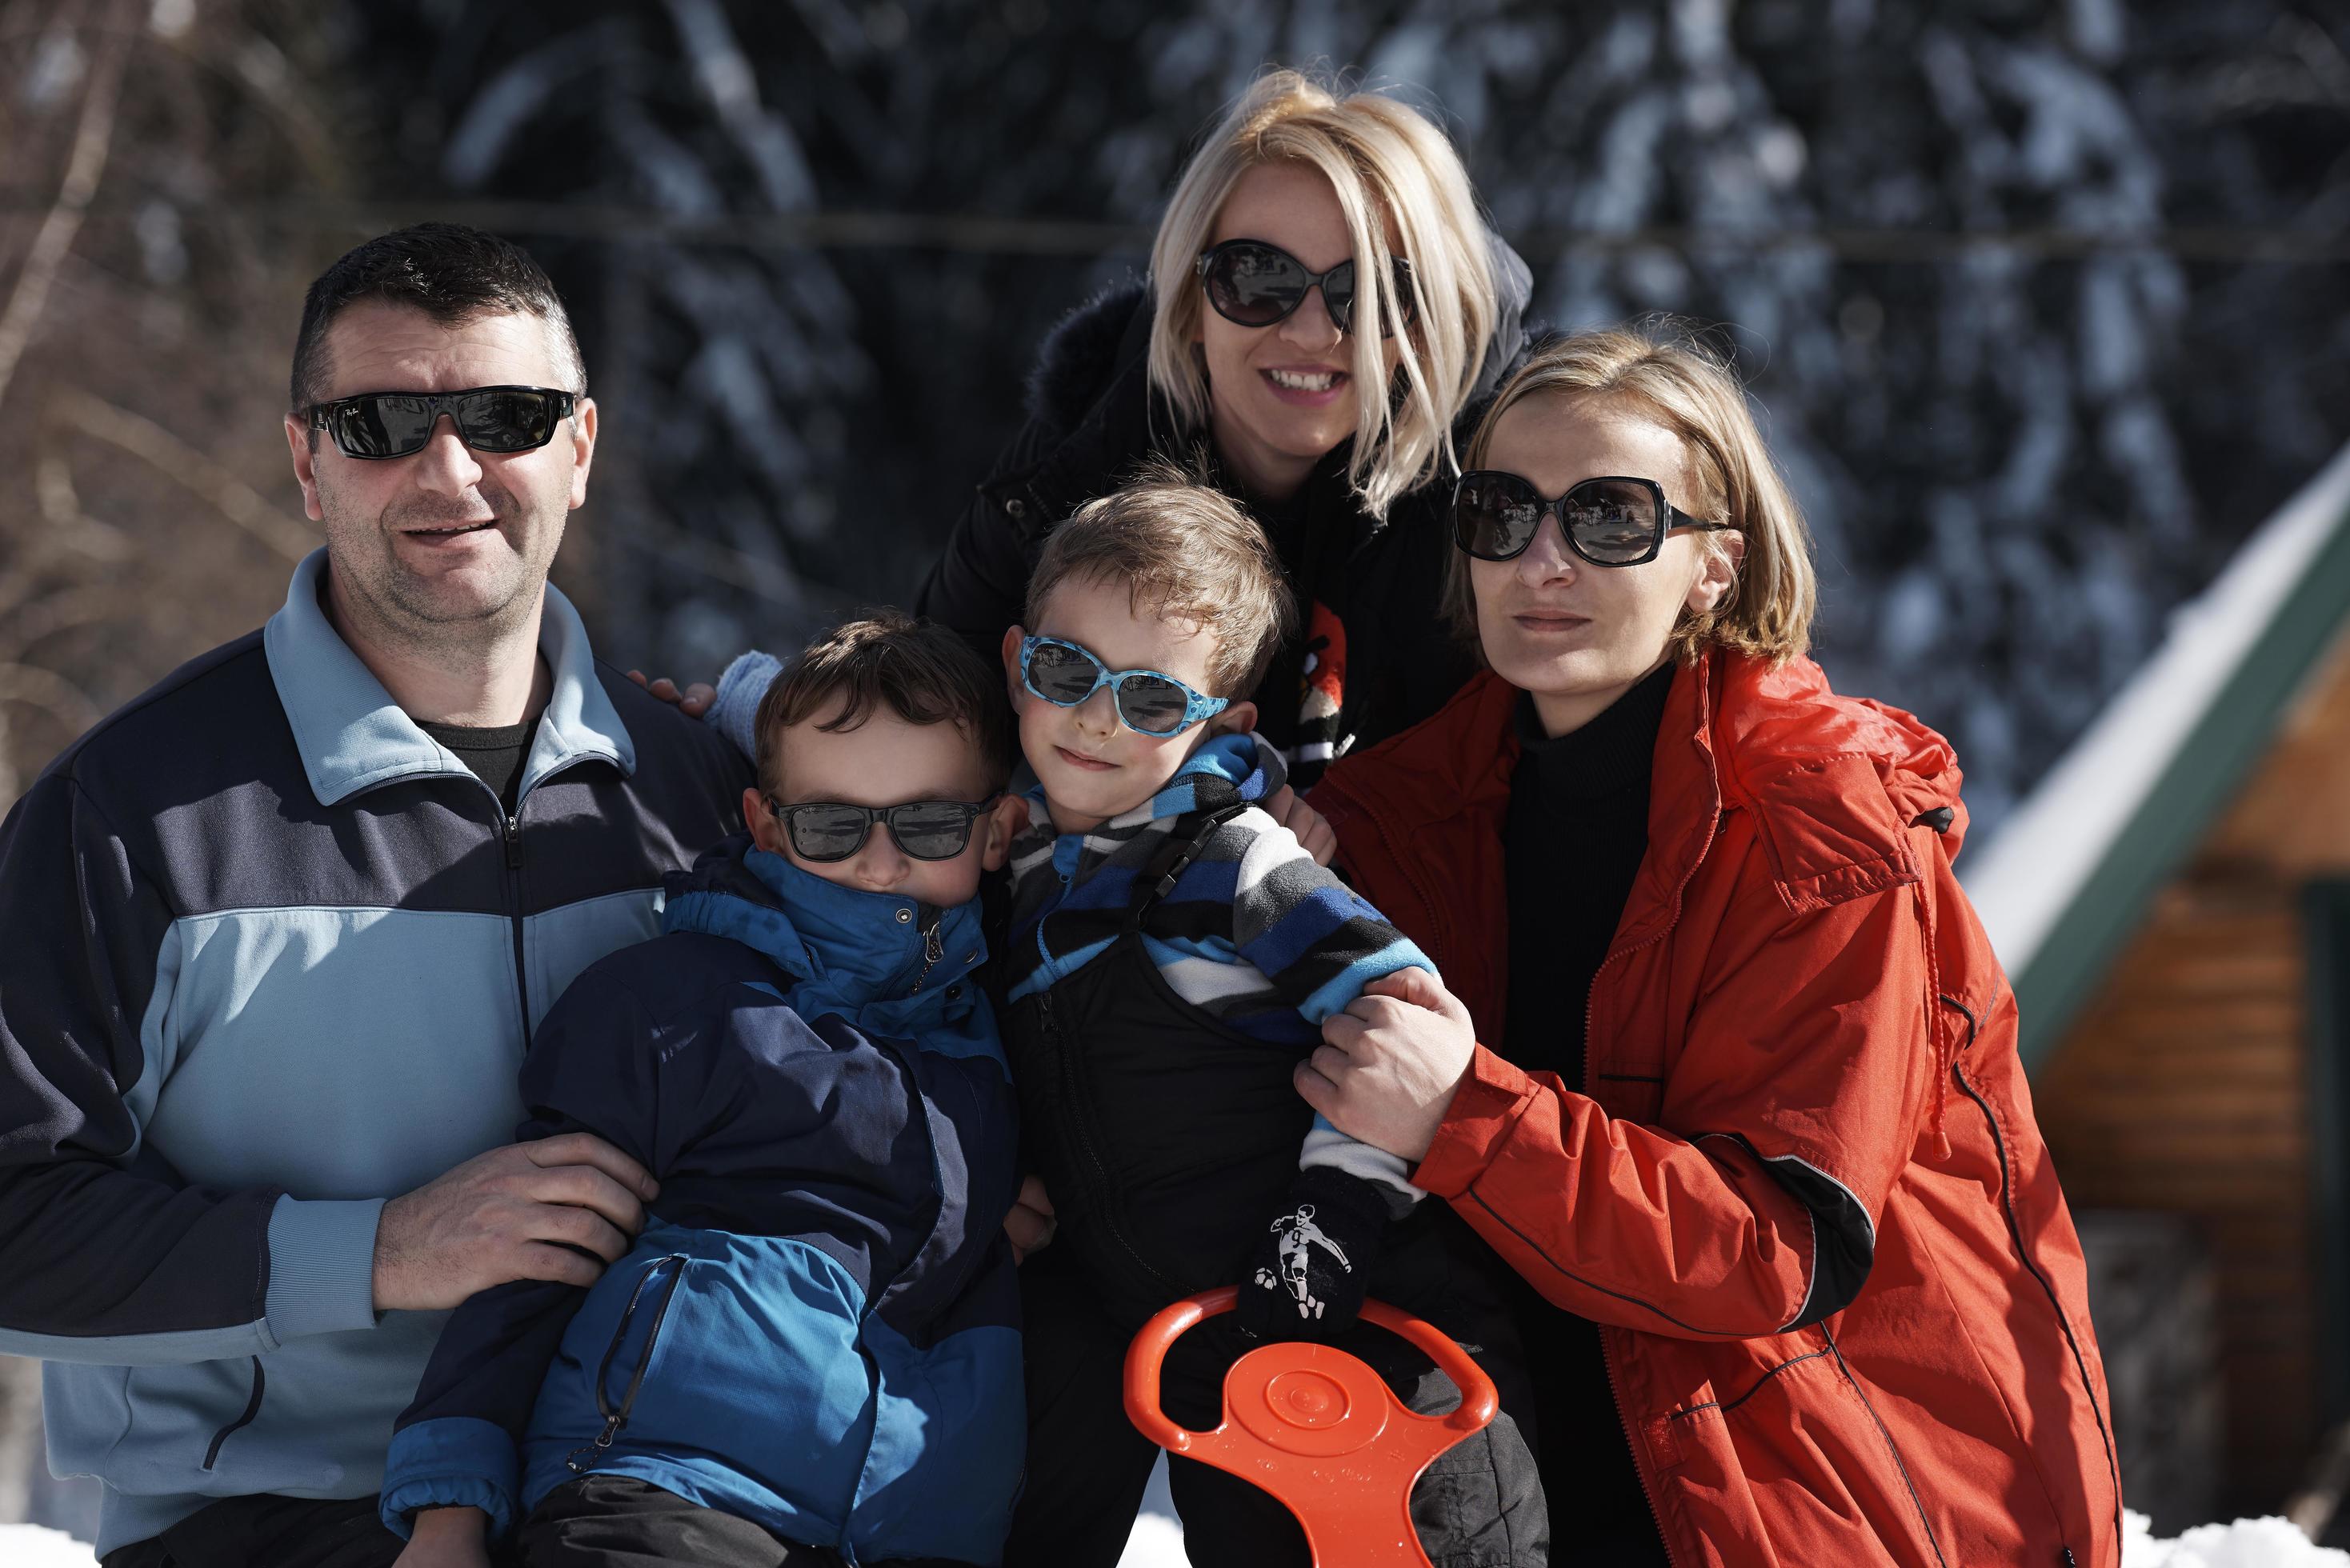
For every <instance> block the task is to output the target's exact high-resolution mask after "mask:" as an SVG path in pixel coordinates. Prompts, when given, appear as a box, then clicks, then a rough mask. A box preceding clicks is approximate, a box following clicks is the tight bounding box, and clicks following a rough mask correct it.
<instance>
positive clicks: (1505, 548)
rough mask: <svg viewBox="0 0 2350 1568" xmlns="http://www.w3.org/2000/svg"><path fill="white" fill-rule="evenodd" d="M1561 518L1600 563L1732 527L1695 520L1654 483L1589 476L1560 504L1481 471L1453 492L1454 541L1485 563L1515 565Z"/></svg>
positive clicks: (1630, 558) (1581, 550)
mask: <svg viewBox="0 0 2350 1568" xmlns="http://www.w3.org/2000/svg"><path fill="white" fill-rule="evenodd" d="M1554 513H1555V514H1556V515H1557V517H1558V531H1559V532H1560V533H1561V534H1563V535H1565V536H1566V545H1567V548H1568V549H1570V550H1573V551H1574V552H1575V554H1576V555H1578V556H1582V557H1583V558H1584V559H1585V560H1586V561H1588V562H1590V563H1591V564H1592V565H1593V566H1639V565H1640V564H1641V563H1642V562H1644V561H1653V560H1655V559H1656V558H1657V552H1658V551H1659V550H1661V549H1663V548H1664V547H1665V535H1668V534H1670V533H1671V532H1672V531H1673V530H1674V529H1676V528H1699V529H1702V530H1704V531H1705V532H1707V533H1709V534H1718V533H1721V532H1722V531H1724V530H1726V529H1728V528H1729V527H1730V526H1731V524H1727V523H1706V522H1700V520H1699V519H1697V518H1695V517H1692V516H1690V514H1688V513H1686V512H1683V511H1682V510H1681V509H1680V508H1679V507H1678V506H1675V505H1674V504H1672V503H1670V502H1669V501H1667V500H1666V499H1665V490H1664V486H1662V485H1660V484H1659V483H1657V482H1656V481H1655V480H1653V479H1627V478H1623V477H1608V478H1604V479H1586V480H1585V481H1584V482H1583V483H1580V484H1578V485H1576V486H1575V487H1574V488H1573V489H1571V490H1569V491H1568V492H1567V493H1565V494H1564V495H1562V496H1560V497H1558V498H1557V499H1556V500H1555V501H1553V500H1549V499H1546V498H1545V497H1544V495H1543V494H1542V493H1541V492H1539V491H1537V490H1536V489H1535V488H1534V486H1533V485H1532V484H1530V483H1527V482H1526V481H1524V480H1523V479H1521V478H1519V477H1518V476H1517V475H1516V474H1514V473H1503V472H1500V471H1499V470H1497V469H1490V468H1475V469H1471V470H1470V471H1469V472H1467V473H1464V474H1462V475H1461V483H1459V484H1457V485H1455V486H1454V487H1453V491H1452V542H1453V543H1454V544H1456V545H1460V546H1461V549H1462V550H1464V551H1465V552H1467V553H1468V554H1470V555H1471V556H1476V557H1477V558H1478V559H1479V560H1481V561H1513V560H1515V559H1517V558H1518V557H1519V556H1523V555H1524V554H1525V553H1526V546H1527V545H1531V544H1533V543H1534V531H1535V530H1536V529H1538V528H1540V527H1541V526H1542V520H1543V518H1544V516H1545V515H1547V514H1554Z"/></svg>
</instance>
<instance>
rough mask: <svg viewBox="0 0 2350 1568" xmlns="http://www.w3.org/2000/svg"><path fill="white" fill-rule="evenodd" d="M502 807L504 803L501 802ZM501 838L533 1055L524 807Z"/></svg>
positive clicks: (519, 991)
mask: <svg viewBox="0 0 2350 1568" xmlns="http://www.w3.org/2000/svg"><path fill="white" fill-rule="evenodd" d="M500 804H501V805H503V804H504V803H503V802H501V803H500ZM499 836H500V837H502V838H503V839H504V841H505V852H506V905H507V907H508V908H509V909H512V910H513V911H514V915H513V919H514V962H515V995H516V996H517V997H519V998H521V1001H522V1048H523V1052H524V1054H525V1055H527V1054H529V1052H530V974H529V971H528V970H527V969H526V968H525V964H524V960H523V919H522V803H521V802H520V801H516V802H515V808H514V810H513V811H512V812H511V813H510V814H507V815H505V817H504V826H503V827H502V828H501V829H500V832H499Z"/></svg>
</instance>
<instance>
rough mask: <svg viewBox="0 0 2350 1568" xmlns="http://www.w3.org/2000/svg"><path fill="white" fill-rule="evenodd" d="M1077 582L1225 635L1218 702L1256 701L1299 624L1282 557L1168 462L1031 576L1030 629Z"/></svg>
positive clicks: (1135, 483) (1250, 523)
mask: <svg viewBox="0 0 2350 1568" xmlns="http://www.w3.org/2000/svg"><path fill="white" fill-rule="evenodd" d="M1069 581H1081V582H1099V583H1106V584H1115V585H1122V586H1124V587H1125V588H1126V590H1127V596H1128V597H1127V602H1128V605H1129V606H1130V607H1132V608H1133V610H1134V612H1135V613H1136V614H1137V615H1141V614H1144V613H1149V614H1152V615H1157V616H1159V617H1161V618H1165V619H1168V620H1184V621H1191V622H1192V623H1193V624H1195V625H1197V626H1198V627H1199V628H1201V630H1202V631H1206V632H1211V633H1212V634H1213V635H1214V637H1215V639H1216V647H1215V654H1214V657H1213V658H1212V659H1211V660H1210V661H1209V680H1210V683H1211V691H1209V695H1210V696H1213V697H1232V698H1242V697H1246V696H1247V695H1248V694H1249V693H1250V692H1252V691H1255V690H1256V686H1257V682H1258V681H1260V680H1263V679H1264V671H1265V667H1266V666H1267V665H1269V664H1271V663H1272V662H1273V656H1274V651H1275V650H1276V649H1279V648H1280V647H1281V645H1282V642H1283V641H1284V639H1286V638H1288V636H1289V635H1290V632H1291V630H1292V629H1293V628H1295V626H1296V624H1297V601H1296V600H1295V597H1292V595H1291V594H1290V591H1289V584H1288V581H1287V580H1286V579H1285V578H1284V577H1283V576H1282V573H1281V562H1280V559H1279V558H1278V557H1277V556H1274V553H1273V546H1272V545H1271V544H1269V543H1268V542H1267V541H1266V539H1265V536H1264V530H1263V529H1262V528H1260V527H1258V526H1257V524H1256V522H1255V520H1254V519H1253V518H1252V517H1250V516H1249V514H1247V513H1245V512H1243V511H1242V510H1241V509H1240V507H1239V506H1238V505H1236V504H1234V503H1233V502H1232V497H1230V496H1228V495H1226V494H1225V493H1223V492H1222V491H1221V490H1218V489H1216V488H1214V487H1213V486H1212V485H1209V484H1206V483H1201V481H1200V480H1199V479H1197V478H1196V477H1194V476H1193V475H1191V474H1190V473H1188V472H1185V471H1184V470H1182V469H1181V468H1179V467H1177V466H1176V465H1175V464H1174V463H1171V462H1168V461H1167V460H1165V459H1164V458H1152V459H1150V460H1149V461H1148V462H1144V463H1143V464H1142V466H1141V467H1140V468H1139V469H1138V470H1137V471H1136V472H1135V476H1134V478H1133V479H1132V480H1130V481H1129V482H1128V483H1127V485H1126V486H1125V488H1123V489H1120V490H1114V491H1112V492H1111V493H1109V494H1107V495H1105V496H1102V497H1101V498H1100V499H1098V500H1096V501H1089V502H1087V503H1086V504H1085V505H1083V506H1081V507H1079V508H1077V511H1076V515H1075V516H1073V517H1071V518H1070V519H1069V520H1068V521H1067V522H1066V523H1064V524H1061V525H1060V526H1059V527H1058V528H1055V529H1054V530H1053V533H1052V536H1051V537H1050V538H1049V539H1047V540H1046V541H1045V554H1044V556H1043V557H1042V558H1041V559H1040V560H1038V561H1037V563H1036V569H1035V571H1034V572H1032V573H1030V574H1029V576H1028V607H1027V613H1026V616H1025V619H1026V620H1027V623H1028V629H1029V630H1031V631H1034V630H1035V629H1036V620H1037V616H1038V613H1039V612H1040V611H1041V610H1042V609H1043V608H1044V606H1045V599H1046V598H1048V597H1051V595H1052V592H1053V590H1054V589H1055V588H1056V587H1059V586H1060V585H1061V584H1063V583H1065V582H1069Z"/></svg>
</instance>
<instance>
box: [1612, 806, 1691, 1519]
mask: <svg viewBox="0 0 2350 1568" xmlns="http://www.w3.org/2000/svg"><path fill="white" fill-rule="evenodd" d="M1714 799H1715V800H1716V801H1719V800H1720V799H1721V783H1720V781H1719V778H1718V777H1717V780H1716V782H1715V784H1714ZM1720 832H1721V810H1720V808H1719V807H1718V806H1717V808H1716V809H1715V810H1714V811H1712V812H1711V813H1709V814H1708V815H1707V817H1706V824H1705V836H1704V838H1702V839H1700V841H1699V843H1698V846H1697V853H1696V854H1695V855H1692V856H1690V862H1689V867H1688V869H1686V870H1684V871H1683V872H1682V873H1681V877H1680V880H1679V881H1678V882H1676V883H1674V884H1673V902H1672V907H1671V909H1669V910H1668V911H1667V913H1666V915H1665V923H1664V924H1663V925H1661V926H1659V927H1658V928H1657V929H1656V930H1655V931H1653V932H1651V933H1650V934H1649V935H1648V936H1646V937H1643V938H1642V939H1640V940H1638V941H1637V942H1634V943H1633V944H1632V945H1631V946H1630V947H1627V948H1618V949H1617V950H1615V951H1614V952H1611V953H1609V954H1608V955H1607V957H1606V958H1604V959H1602V960H1600V961H1599V967H1598V968H1597V969H1596V970H1595V971H1592V975H1591V990H1590V991H1589V992H1587V993H1586V995H1585V997H1584V999H1583V1093H1584V1095H1585V1096H1586V1097H1589V1096H1590V1094H1591V1085H1593V1084H1594V1083H1595V1082H1596V1081H1597V1077H1598V1070H1597V1067H1596V1058H1597V1053H1596V1052H1595V1051H1594V1050H1593V1049H1592V1030H1591V1026H1592V1023H1593V1022H1594V1021H1595V1019H1596V1016H1597V1014H1598V1012H1599V981H1600V978H1601V977H1602V976H1604V975H1605V974H1607V971H1609V970H1610V969H1612V968H1614V967H1615V965H1616V964H1617V961H1620V960H1623V959H1627V958H1630V957H1631V956H1632V955H1633V954H1634V953H1637V952H1640V951H1642V950H1646V949H1648V948H1651V947H1654V946H1655V945H1656V944H1657V943H1659V942H1660V941H1663V940H1665V939H1666V938H1667V937H1669V936H1670V935H1671V934H1672V931H1673V928H1674V927H1675V926H1678V925H1679V924H1680V920H1681V898H1682V896H1683V895H1684V894H1686V893H1687V892H1688V891H1689V885H1690V879H1691V878H1692V877H1696V875H1697V868H1698V867H1700V866H1702V865H1704V864H1705V857H1707V856H1708V855H1709V854H1711V853H1712V850H1713V841H1714V838H1715V837H1716V836H1718V835H1719V834H1720ZM1624 1332H1625V1333H1627V1334H1628V1333H1630V1332H1631V1331H1630V1330H1629V1329H1627V1330H1625V1331H1624ZM1599 1364H1600V1366H1603V1367H1605V1368H1606V1369H1607V1396H1608V1397H1609V1398H1611V1399H1613V1400H1614V1401H1615V1402H1616V1424H1617V1426H1618V1427H1621V1428H1623V1429H1624V1439H1625V1441H1626V1442H1627V1443H1629V1444H1631V1445H1632V1473H1633V1474H1635V1475H1637V1476H1638V1477H1639V1478H1640V1495H1641V1497H1642V1498H1644V1499H1645V1500H1647V1501H1648V1517H1649V1518H1650V1519H1651V1520H1653V1521H1655V1522H1656V1526H1657V1540H1658V1542H1659V1543H1660V1544H1662V1545H1663V1547H1664V1549H1665V1562H1666V1563H1668V1564H1670V1563H1672V1562H1673V1561H1674V1557H1673V1543H1672V1540H1671V1538H1670V1537H1669V1536H1668V1535H1667V1534H1666V1533H1665V1515H1664V1511H1663V1510H1661V1509H1659V1507H1658V1506H1657V1489H1656V1484H1655V1483H1654V1482H1652V1481H1651V1480H1649V1479H1648V1456H1647V1454H1646V1452H1645V1450H1644V1449H1643V1448H1642V1446H1641V1444H1640V1441H1639V1438H1638V1435H1637V1434H1635V1433H1634V1432H1633V1430H1632V1428H1631V1427H1630V1425H1629V1424H1627V1422H1626V1421H1625V1419H1624V1390H1623V1386H1622V1385H1621V1383H1620V1382H1619V1381H1618V1380H1617V1371H1616V1357H1615V1356H1613V1355H1610V1354H1608V1349H1607V1332H1606V1330H1605V1329H1602V1330H1601V1332H1600V1335H1599Z"/></svg>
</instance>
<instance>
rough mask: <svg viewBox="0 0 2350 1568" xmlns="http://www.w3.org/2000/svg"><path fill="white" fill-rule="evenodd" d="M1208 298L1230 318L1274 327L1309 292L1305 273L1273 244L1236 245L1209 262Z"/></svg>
mask: <svg viewBox="0 0 2350 1568" xmlns="http://www.w3.org/2000/svg"><path fill="white" fill-rule="evenodd" d="M1207 285H1208V300H1209V303H1210V304H1211V305H1213V306H1215V307H1216V310H1217V312H1218V313H1219V314H1220V315H1222V317H1224V318H1225V319H1226V320H1229V321H1233V322H1237V323H1238V324H1240V325H1241V326H1243V327H1270V326H1272V325H1273V324H1274V322H1276V321H1278V320H1280V319H1281V318H1282V317H1284V316H1286V315H1288V314H1289V313H1290V312H1291V311H1293V310H1295V309H1296V308H1297V302H1298V301H1299V300H1300V299H1301V298H1303V297H1304V296H1305V269H1303V268H1302V267H1300V266H1299V265H1297V264H1296V263H1295V262H1294V261H1292V260H1290V259H1289V257H1287V256H1285V255H1284V254H1281V253H1280V252H1279V251H1277V250H1274V248H1273V247H1272V246H1270V245H1232V246H1229V247H1228V248H1226V249H1223V250H1221V251H1218V252H1217V253H1216V254H1215V257H1214V259H1213V260H1211V262H1210V263H1209V264H1208V277H1207Z"/></svg>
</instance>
